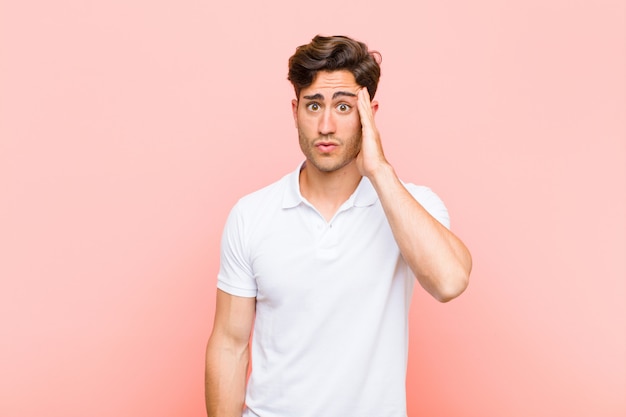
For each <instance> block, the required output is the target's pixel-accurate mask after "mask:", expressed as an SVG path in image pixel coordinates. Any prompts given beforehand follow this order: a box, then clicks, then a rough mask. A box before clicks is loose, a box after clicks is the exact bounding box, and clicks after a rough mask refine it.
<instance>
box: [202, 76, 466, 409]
mask: <svg viewBox="0 0 626 417" xmlns="http://www.w3.org/2000/svg"><path fill="white" fill-rule="evenodd" d="M377 110H378V103H377V102H375V101H371V100H370V97H369V94H368V92H367V89H365V88H362V87H361V86H359V85H358V84H357V83H356V81H355V79H354V76H353V75H352V74H351V73H350V72H348V71H333V72H320V73H318V74H317V76H316V78H315V79H314V81H313V83H312V84H311V85H310V86H309V87H306V88H304V89H302V91H301V92H300V97H298V99H295V100H293V101H292V111H293V117H294V122H295V126H296V128H297V130H298V137H299V143H300V148H301V149H302V152H303V153H304V155H305V157H306V163H305V165H304V167H303V169H302V170H301V172H300V191H301V193H302V195H303V196H304V197H305V198H306V199H307V200H308V201H309V202H310V203H311V204H312V205H313V206H314V207H315V208H316V209H317V210H318V211H319V212H320V214H321V215H322V216H323V217H324V218H326V220H327V221H328V220H330V219H331V218H332V217H333V215H334V214H335V212H336V211H337V210H338V208H339V207H340V206H341V204H343V203H344V202H345V201H346V200H347V199H348V198H349V196H350V195H351V194H352V193H353V192H354V190H355V189H356V187H357V186H358V184H359V182H360V180H361V178H362V177H363V176H365V177H367V178H369V180H370V181H371V183H372V185H373V186H374V188H375V190H376V192H377V193H378V197H379V199H380V202H381V204H382V207H383V209H384V211H385V215H386V217H387V220H388V221H389V225H390V226H391V230H392V232H393V234H394V238H395V240H396V242H397V244H398V247H399V248H400V252H401V253H402V256H403V257H404V259H405V260H406V262H407V263H408V265H409V266H410V268H411V270H412V271H413V273H414V274H415V276H416V278H417V280H418V281H419V283H420V284H421V286H422V287H423V288H424V289H425V290H426V291H428V292H429V293H430V294H431V295H432V296H433V297H434V298H436V299H437V300H439V301H441V302H447V301H449V300H451V299H453V298H455V297H457V296H458V295H459V294H461V293H462V292H463V291H464V290H465V288H466V287H467V285H468V282H469V274H470V270H471V266H472V260H471V256H470V253H469V251H468V250H467V248H466V247H465V245H464V244H463V242H461V241H460V240H459V239H458V238H457V237H456V236H455V235H454V234H453V233H452V232H451V231H449V230H448V229H447V228H446V227H444V226H443V225H441V224H440V223H439V222H438V221H437V220H436V219H434V218H433V217H432V216H431V215H430V214H429V213H428V212H427V211H426V210H425V209H424V208H423V207H422V206H421V205H420V204H419V203H418V202H417V201H416V200H415V199H414V198H413V196H411V194H410V193H409V192H408V191H407V190H406V188H405V187H404V186H403V185H402V183H401V182H400V180H399V179H398V177H397V175H396V173H395V171H394V169H393V167H392V166H391V165H390V164H389V162H388V161H387V159H386V158H385V155H384V153H383V147H382V142H381V137H380V134H379V132H378V129H377V128H376V124H375V121H374V116H375V114H376V111H377ZM255 302H256V300H255V299H254V298H242V297H236V296H232V295H229V294H226V293H224V292H222V291H220V290H218V295H217V303H216V314H215V323H214V329H213V332H212V334H211V337H210V339H209V344H208V347H207V367H206V399H207V410H208V415H209V417H217V416H219V417H231V416H232V417H235V416H236V417H240V416H241V410H242V407H243V402H244V396H245V382H246V372H247V369H248V349H249V348H248V343H249V337H250V332H251V331H252V325H253V322H254V311H255Z"/></svg>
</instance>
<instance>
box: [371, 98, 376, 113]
mask: <svg viewBox="0 0 626 417" xmlns="http://www.w3.org/2000/svg"><path fill="white" fill-rule="evenodd" d="M371 105H372V114H373V115H374V116H375V115H376V112H377V111H378V102H377V101H376V100H374V101H372V103H371Z"/></svg>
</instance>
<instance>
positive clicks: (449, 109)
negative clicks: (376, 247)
mask: <svg viewBox="0 0 626 417" xmlns="http://www.w3.org/2000/svg"><path fill="white" fill-rule="evenodd" d="M358 4H359V6H355V4H354V3H352V2H335V1H322V2H314V3H309V2H293V1H290V2H287V1H280V2H279V1H274V2H269V3H268V2H249V4H247V5H244V4H238V3H236V2H223V3H222V2H221V3H220V4H216V2H211V1H208V2H207V1H195V0H180V1H176V2H174V1H169V2H167V1H147V0H144V1H140V0H134V1H130V2H129V1H122V0H114V1H106V2H103V1H101V2H96V1H84V0H59V1H54V2H47V1H31V0H25V1H19V2H18V1H13V2H10V1H2V3H1V6H0V198H1V202H0V277H1V280H0V321H1V322H0V325H1V327H0V329H1V335H2V336H1V337H2V341H1V343H0V361H1V363H0V415H2V416H11V417H13V416H16V417H18V416H19V417H31V416H33V417H34V416H40V415H46V416H52V417H57V416H59V417H61V416H63V417H71V416H77V417H78V416H80V417H84V416H91V417H110V416H116V417H131V416H148V415H149V416H153V417H159V416H162V417H166V416H190V417H191V416H203V415H204V406H203V360H204V358H203V354H204V347H205V342H206V339H207V337H208V334H209V332H210V328H211V320H212V313H213V309H214V299H213V297H214V292H215V281H216V278H215V275H216V272H217V268H218V241H219V236H220V233H221V229H222V225H223V222H224V220H225V217H226V215H227V212H228V210H229V209H230V207H231V205H232V204H233V203H234V202H235V200H236V199H237V198H238V197H239V196H241V195H243V194H245V193H247V192H249V191H252V190H254V189H256V188H258V187H260V186H262V185H264V184H266V183H268V182H270V181H272V180H274V179H277V178H278V177H280V176H281V175H283V174H284V173H285V172H287V171H289V170H291V169H293V168H294V167H295V166H296V164H297V163H298V162H299V161H300V158H301V156H300V153H299V150H298V147H297V143H296V136H295V130H294V128H293V124H292V121H291V115H290V100H291V98H292V94H293V93H292V91H291V88H290V86H289V84H288V82H287V81H286V80H285V77H286V60H287V58H288V57H289V55H291V53H292V52H293V50H294V48H295V46H297V45H299V44H302V43H305V42H307V41H308V40H309V39H310V38H311V37H312V36H313V35H315V34H316V33H322V34H339V33H344V34H350V35H353V36H355V37H357V38H360V39H362V40H365V41H367V42H368V43H369V44H370V46H371V47H373V48H376V49H378V50H380V51H381V52H382V54H383V78H382V82H381V85H380V90H379V91H380V92H379V95H378V97H377V98H378V99H379V101H380V103H381V107H380V111H379V112H378V116H377V120H378V124H379V128H380V130H381V132H382V135H383V139H384V140H385V144H386V152H387V155H388V157H389V159H390V160H391V161H392V162H393V163H394V164H395V166H396V168H397V171H398V172H399V173H400V175H401V176H402V177H403V178H404V179H406V180H410V181H413V182H417V183H423V184H428V185H430V186H431V187H432V188H434V189H435V190H436V191H437V192H438V193H439V194H440V195H441V196H442V198H444V200H445V201H446V202H447V204H448V206H449V209H450V211H451V214H452V220H453V229H454V230H455V231H456V232H457V233H458V234H459V235H460V236H461V237H462V238H463V239H464V240H465V241H466V243H467V244H468V246H469V247H470V248H471V250H472V253H473V255H474V262H475V268H474V271H473V275H472V282H471V284H470V288H469V289H468V291H467V292H466V293H465V294H464V295H463V296H462V297H461V298H460V299H458V300H456V301H454V302H452V303H450V304H445V305H440V304H437V303H436V302H435V301H433V300H431V299H429V298H428V297H427V296H426V295H425V294H424V293H423V292H418V293H416V294H415V300H414V305H413V310H412V344H411V357H410V369H409V381H408V388H409V408H410V415H411V416H431V417H447V416H450V417H453V416H455V417H459V416H465V417H528V416H570V417H571V416H580V417H587V416H594V417H598V416H603V417H617V416H624V415H625V414H626V323H625V321H626V320H625V319H626V302H625V301H626V283H625V281H626V191H625V190H626V118H625V115H626V82H625V78H626V77H625V75H624V74H626V52H625V51H626V20H625V19H626V18H625V16H626V7H625V4H624V2H623V1H618V0H615V1H609V0H604V1H602V0H596V1H586V2H585V1H578V2H573V1H570V0H525V1H522V0H512V1H496V0H480V1H472V2H467V1H461V0H456V1H455V0H444V1H441V0H436V1H435V0H424V1H420V2H410V1H392V2H388V1H387V2H382V3H381V2H374V1H362V2H359V3H358ZM409 5H410V6H409Z"/></svg>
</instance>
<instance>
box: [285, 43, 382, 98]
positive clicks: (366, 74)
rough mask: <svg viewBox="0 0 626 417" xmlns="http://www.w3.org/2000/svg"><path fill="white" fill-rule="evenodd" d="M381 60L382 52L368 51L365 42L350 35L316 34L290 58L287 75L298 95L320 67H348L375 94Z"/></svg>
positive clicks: (372, 95) (310, 81) (334, 69)
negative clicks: (349, 36)
mask: <svg viewBox="0 0 626 417" xmlns="http://www.w3.org/2000/svg"><path fill="white" fill-rule="evenodd" d="M380 62H381V55H380V54H379V53H378V52H376V51H369V50H368V49H367V45H365V44H364V43H363V42H359V41H356V40H354V39H351V38H348V37H347V36H320V35H317V36H316V37H314V38H313V40H312V41H311V43H309V44H307V45H301V46H299V47H297V48H296V53H295V54H293V56H292V57H291V58H289V74H288V76H287V79H288V80H289V81H291V84H293V88H294V89H295V91H296V98H298V99H299V98H300V91H301V90H302V89H303V88H306V87H308V86H310V85H311V84H313V81H314V80H315V76H316V75H317V73H318V72H319V71H338V70H348V71H350V72H351V73H352V75H354V78H355V80H356V82H357V84H358V85H360V86H361V87H366V88H367V91H368V92H369V94H370V97H371V98H374V94H376V89H377V87H378V80H379V79H380Z"/></svg>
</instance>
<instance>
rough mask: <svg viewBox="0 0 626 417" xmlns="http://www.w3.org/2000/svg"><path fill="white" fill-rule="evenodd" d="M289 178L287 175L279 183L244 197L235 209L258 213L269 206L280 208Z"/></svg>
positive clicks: (276, 182)
mask: <svg viewBox="0 0 626 417" xmlns="http://www.w3.org/2000/svg"><path fill="white" fill-rule="evenodd" d="M289 177H290V175H285V176H284V177H282V178H281V179H279V180H278V181H275V182H273V183H271V184H269V185H266V186H265V187H263V188H260V189H258V190H256V191H253V192H251V193H249V194H246V195H244V196H243V197H241V198H240V199H239V200H238V201H237V203H235V206H234V208H235V209H237V210H239V211H243V212H246V211H254V212H258V211H259V210H262V209H263V208H265V207H267V206H268V205H269V206H276V207H280V205H281V203H282V200H283V196H284V195H285V192H286V191H287V190H288V187H289Z"/></svg>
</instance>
